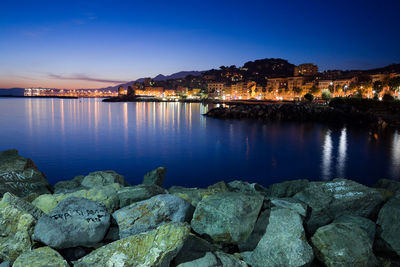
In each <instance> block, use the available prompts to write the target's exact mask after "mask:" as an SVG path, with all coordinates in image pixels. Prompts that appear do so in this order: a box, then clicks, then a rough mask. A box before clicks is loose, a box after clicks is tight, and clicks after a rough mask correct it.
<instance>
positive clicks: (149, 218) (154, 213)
mask: <svg viewBox="0 0 400 267" xmlns="http://www.w3.org/2000/svg"><path fill="white" fill-rule="evenodd" d="M192 214H193V207H192V206H191V205H190V204H189V202H187V201H186V200H184V199H182V198H180V197H177V196H173V195H167V194H163V195H157V196H154V197H152V198H150V199H147V200H143V201H140V202H136V203H132V204H131V205H129V206H126V207H124V208H122V209H119V210H117V211H116V212H114V214H113V218H114V219H115V221H116V222H117V224H118V228H119V236H120V238H124V237H127V236H131V235H136V234H138V233H141V232H145V231H148V230H152V229H154V228H157V227H158V226H159V225H161V224H164V223H167V222H184V221H190V219H191V218H192Z"/></svg>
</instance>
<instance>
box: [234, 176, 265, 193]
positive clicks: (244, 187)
mask: <svg viewBox="0 0 400 267" xmlns="http://www.w3.org/2000/svg"><path fill="white" fill-rule="evenodd" d="M228 187H229V191H232V192H241V193H247V194H262V195H266V192H267V189H266V188H265V187H263V186H262V185H259V184H257V183H253V184H250V183H248V182H244V181H239V180H235V181H232V182H230V183H228Z"/></svg>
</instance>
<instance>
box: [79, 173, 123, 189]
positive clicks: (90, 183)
mask: <svg viewBox="0 0 400 267" xmlns="http://www.w3.org/2000/svg"><path fill="white" fill-rule="evenodd" d="M114 183H118V184H120V185H122V186H127V185H128V183H127V182H126V181H125V179H124V176H122V175H120V174H118V173H116V172H115V171H97V172H91V173H89V174H88V175H87V176H85V178H83V180H82V183H81V184H82V186H84V187H87V188H92V187H96V186H105V185H110V184H114Z"/></svg>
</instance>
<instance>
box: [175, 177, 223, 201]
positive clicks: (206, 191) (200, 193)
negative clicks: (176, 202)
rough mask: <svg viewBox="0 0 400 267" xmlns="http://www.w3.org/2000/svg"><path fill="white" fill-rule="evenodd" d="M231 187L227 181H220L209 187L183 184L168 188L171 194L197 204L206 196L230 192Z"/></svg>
mask: <svg viewBox="0 0 400 267" xmlns="http://www.w3.org/2000/svg"><path fill="white" fill-rule="evenodd" d="M229 191H230V189H229V187H228V185H227V184H226V183H225V182H218V183H216V184H214V185H211V186H209V187H207V188H197V187H193V188H185V187H182V186H172V187H170V188H169V189H168V192H169V193H170V194H171V195H174V196H178V197H181V198H183V199H184V200H186V201H188V202H189V203H190V204H192V206H194V207H196V206H197V204H198V203H199V202H200V201H201V200H202V199H203V198H204V197H208V196H210V195H214V194H216V193H219V192H229Z"/></svg>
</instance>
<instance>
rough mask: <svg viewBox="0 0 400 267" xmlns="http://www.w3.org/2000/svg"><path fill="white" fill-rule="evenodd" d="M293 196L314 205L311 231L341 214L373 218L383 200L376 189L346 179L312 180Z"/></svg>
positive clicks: (309, 230) (310, 224) (311, 205)
mask: <svg viewBox="0 0 400 267" xmlns="http://www.w3.org/2000/svg"><path fill="white" fill-rule="evenodd" d="M294 198H295V199H298V200H300V201H303V202H304V203H306V204H307V205H308V206H310V207H311V214H310V218H309V219H308V220H307V221H306V225H307V231H308V232H309V233H311V234H312V233H314V232H315V231H316V229H318V228H319V227H321V226H323V225H327V224H328V223H330V222H332V221H333V220H334V219H335V218H337V217H340V216H342V215H356V216H361V217H366V218H373V217H374V216H376V214H377V213H378V211H379V208H380V205H381V204H382V202H383V197H382V195H381V194H380V193H379V192H378V191H377V190H375V189H373V188H369V187H366V186H364V185H361V184H359V183H356V182H354V181H351V180H346V179H334V180H333V181H330V182H311V183H309V185H308V186H307V187H306V188H305V189H304V190H303V191H302V192H300V193H297V194H296V195H295V196H294Z"/></svg>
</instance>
